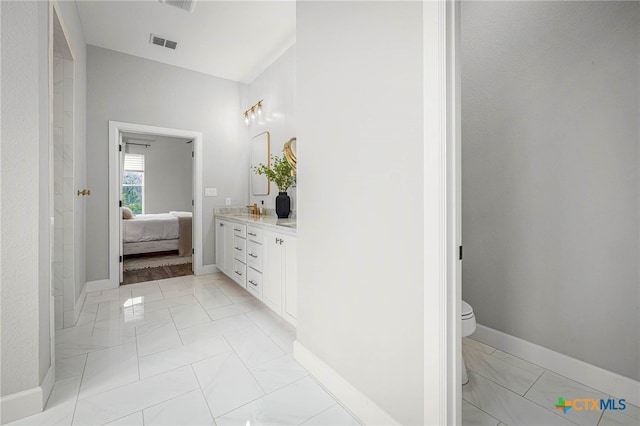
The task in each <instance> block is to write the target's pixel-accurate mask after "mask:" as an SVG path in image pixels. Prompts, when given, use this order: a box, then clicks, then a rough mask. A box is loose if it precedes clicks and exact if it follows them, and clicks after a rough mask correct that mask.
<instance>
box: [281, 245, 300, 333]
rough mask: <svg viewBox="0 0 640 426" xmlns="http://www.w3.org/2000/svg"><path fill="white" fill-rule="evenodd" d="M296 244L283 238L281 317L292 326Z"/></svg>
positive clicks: (295, 299) (295, 298) (295, 308)
mask: <svg viewBox="0 0 640 426" xmlns="http://www.w3.org/2000/svg"><path fill="white" fill-rule="evenodd" d="M297 255H298V242H297V239H296V237H291V236H287V237H285V238H284V297H283V308H282V316H283V317H284V319H286V320H287V321H289V322H290V323H291V324H293V325H294V326H295V325H296V318H297V317H298V260H297V257H298V256H297Z"/></svg>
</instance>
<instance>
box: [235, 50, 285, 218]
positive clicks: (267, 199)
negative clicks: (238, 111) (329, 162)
mask: <svg viewBox="0 0 640 426" xmlns="http://www.w3.org/2000/svg"><path fill="white" fill-rule="evenodd" d="M295 67H296V47H295V45H294V46H292V47H290V48H289V49H288V50H287V51H286V52H285V53H283V54H282V56H280V57H279V58H278V59H277V60H276V61H275V62H274V63H273V64H271V65H270V66H269V67H268V68H267V69H266V70H265V71H264V72H263V73H262V74H260V75H259V76H258V77H256V79H255V80H253V81H252V82H251V84H249V91H248V93H249V94H248V97H247V99H246V101H245V102H244V103H243V104H242V111H246V110H247V109H248V108H250V107H251V106H252V105H254V104H255V103H256V102H258V101H259V100H261V99H262V100H264V102H263V114H262V117H260V120H256V121H255V122H253V123H251V125H250V126H249V127H247V130H246V132H247V144H248V143H249V141H250V140H251V138H252V137H254V136H255V135H257V134H260V133H262V132H265V131H268V132H269V133H270V137H271V154H272V155H276V156H278V157H282V156H283V152H282V148H283V146H284V144H285V142H287V141H288V140H289V139H291V138H292V137H294V136H296V121H295V118H296V117H295V103H296V96H295V87H296V70H295ZM249 174H250V176H251V174H253V172H252V171H249ZM270 186H271V188H270V192H269V195H255V196H254V195H251V192H249V204H253V203H257V204H258V205H259V206H260V205H262V204H261V201H264V207H266V208H270V209H274V208H275V200H276V196H277V195H278V187H277V186H276V184H274V183H270ZM288 193H289V196H290V197H291V209H292V210H296V187H291V188H289V191H288Z"/></svg>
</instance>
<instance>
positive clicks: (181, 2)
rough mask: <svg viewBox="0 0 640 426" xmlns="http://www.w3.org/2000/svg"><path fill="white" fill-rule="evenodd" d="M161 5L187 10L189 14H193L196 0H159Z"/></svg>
mask: <svg viewBox="0 0 640 426" xmlns="http://www.w3.org/2000/svg"><path fill="white" fill-rule="evenodd" d="M159 1H160V3H164V4H168V5H169V6H174V7H177V8H178V9H182V10H186V11H187V12H191V13H192V12H193V9H195V7H196V0H159Z"/></svg>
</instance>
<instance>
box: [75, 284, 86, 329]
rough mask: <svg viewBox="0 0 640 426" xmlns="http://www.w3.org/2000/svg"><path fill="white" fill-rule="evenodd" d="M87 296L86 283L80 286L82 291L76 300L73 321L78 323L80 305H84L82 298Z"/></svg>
mask: <svg viewBox="0 0 640 426" xmlns="http://www.w3.org/2000/svg"><path fill="white" fill-rule="evenodd" d="M86 298H87V284H86V283H85V285H83V286H82V291H81V292H80V296H79V297H78V300H76V308H75V311H74V312H75V323H74V324H77V323H78V318H80V312H82V306H83V305H84V299H86Z"/></svg>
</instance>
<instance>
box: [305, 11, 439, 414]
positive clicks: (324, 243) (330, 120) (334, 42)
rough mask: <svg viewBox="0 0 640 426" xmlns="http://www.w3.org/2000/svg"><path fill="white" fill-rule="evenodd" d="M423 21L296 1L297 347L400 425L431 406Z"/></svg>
mask: <svg viewBox="0 0 640 426" xmlns="http://www.w3.org/2000/svg"><path fill="white" fill-rule="evenodd" d="M422 18H423V15H422V4H421V3H420V2H300V3H298V5H297V43H296V50H297V93H296V96H297V109H296V117H297V130H298V141H299V143H298V153H299V155H298V157H299V158H300V161H299V167H298V189H299V200H298V286H299V288H298V292H299V293H298V295H299V297H298V328H297V332H298V335H297V338H298V342H299V343H300V344H301V345H302V346H304V347H305V348H307V349H308V350H310V351H311V352H312V353H313V354H314V355H315V356H317V357H318V358H320V359H321V360H322V361H323V362H324V363H326V364H327V365H328V366H329V367H330V368H332V369H333V370H334V371H335V372H336V373H337V374H338V375H340V376H342V377H343V378H344V379H346V380H347V381H348V382H349V383H350V384H351V385H353V386H354V387H355V388H356V389H357V390H358V391H360V392H362V393H363V394H364V395H365V396H367V397H368V398H369V399H370V400H372V401H373V403H375V404H377V405H378V406H379V407H380V408H381V409H382V410H384V411H386V412H387V413H388V414H389V415H390V416H391V417H393V418H394V419H395V420H396V421H397V422H398V423H400V424H423V409H424V408H423V407H424V401H423V395H424V388H423V373H424V368H423V359H424V357H423V355H424V346H423V345H424V323H423V318H424V317H423V314H424V311H423V303H424V299H423V294H424V293H423V292H424V289H423V285H424V271H423V266H422V263H423V253H424V249H423V228H424V226H423V223H424V222H423V221H424V216H423V208H422V206H423V190H424V188H423V172H422V171H423V158H424V157H423V143H424V141H423V135H424V129H423V125H422V123H423V116H422V113H423V95H422V93H423V68H422V60H423V52H422V40H423V26H422V25H423V22H422ZM434 349H435V348H434Z"/></svg>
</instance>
